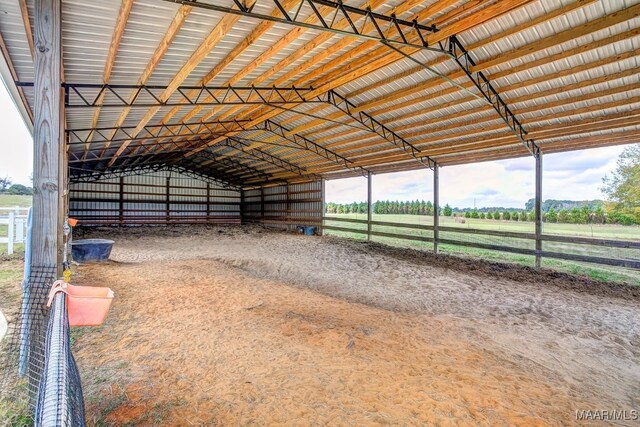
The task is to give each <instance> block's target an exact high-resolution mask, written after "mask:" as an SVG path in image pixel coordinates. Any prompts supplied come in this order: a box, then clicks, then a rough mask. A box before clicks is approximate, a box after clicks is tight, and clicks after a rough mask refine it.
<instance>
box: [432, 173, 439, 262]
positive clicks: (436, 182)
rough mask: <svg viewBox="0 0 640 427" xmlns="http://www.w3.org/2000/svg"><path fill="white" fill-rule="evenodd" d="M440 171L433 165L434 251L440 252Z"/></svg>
mask: <svg viewBox="0 0 640 427" xmlns="http://www.w3.org/2000/svg"><path fill="white" fill-rule="evenodd" d="M439 175H440V172H439V168H438V165H437V164H436V165H434V166H433V253H434V254H437V253H438V237H439V236H438V232H439V230H438V228H439V227H440V176H439Z"/></svg>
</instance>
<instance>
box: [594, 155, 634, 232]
mask: <svg viewBox="0 0 640 427" xmlns="http://www.w3.org/2000/svg"><path fill="white" fill-rule="evenodd" d="M602 181H603V183H604V187H603V188H602V192H603V193H605V194H606V195H607V203H606V204H605V209H606V211H607V213H608V214H609V216H612V215H614V216H615V217H616V218H619V219H623V218H626V219H627V220H629V219H630V220H631V221H632V222H634V223H636V224H640V144H635V145H632V146H629V147H627V148H625V149H624V150H623V151H622V153H621V154H620V157H619V158H618V162H617V164H616V170H615V171H614V172H613V174H612V175H611V176H605V177H604V178H603V180H602Z"/></svg>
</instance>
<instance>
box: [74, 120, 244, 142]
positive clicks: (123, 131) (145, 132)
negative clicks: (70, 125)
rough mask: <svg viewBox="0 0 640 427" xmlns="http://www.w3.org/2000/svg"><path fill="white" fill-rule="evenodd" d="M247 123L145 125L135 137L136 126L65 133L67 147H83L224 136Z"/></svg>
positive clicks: (236, 121)
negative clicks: (205, 134)
mask: <svg viewBox="0 0 640 427" xmlns="http://www.w3.org/2000/svg"><path fill="white" fill-rule="evenodd" d="M248 121H249V120H224V121H209V122H193V123H183V122H181V123H162V124H159V125H146V126H145V127H143V128H142V129H141V130H140V132H139V133H138V135H137V136H135V137H134V136H133V134H132V133H131V131H133V130H134V129H136V128H137V126H120V127H100V128H93V129H92V128H83V129H67V130H66V131H65V132H66V134H67V145H77V144H78V145H80V144H81V145H84V144H88V143H105V142H109V143H112V142H120V141H136V140H157V139H163V138H171V137H173V138H177V137H181V136H198V135H201V134H202V133H203V132H207V133H208V134H210V135H216V134H224V133H226V132H229V131H231V130H233V128H232V127H231V126H230V125H238V124H240V123H245V122H248ZM92 133H93V135H92ZM163 133H164V134H163Z"/></svg>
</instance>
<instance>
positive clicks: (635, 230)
mask: <svg viewBox="0 0 640 427" xmlns="http://www.w3.org/2000/svg"><path fill="white" fill-rule="evenodd" d="M326 216H327V217H333V218H347V219H360V220H366V219H367V216H366V215H365V214H327V215H326ZM372 219H373V220H374V221H383V222H394V223H400V224H420V225H433V217H431V216H420V215H376V214H374V215H373V216H372ZM462 219H464V223H462V222H461V220H462ZM328 224H331V225H334V224H333V223H331V222H328ZM335 225H340V226H345V225H344V223H337V222H336V223H335ZM440 226H442V227H456V228H460V229H465V228H468V229H480V230H497V231H507V232H520V233H533V232H534V223H533V222H520V221H505V220H489V219H473V218H471V219H470V218H455V217H445V216H441V217H440ZM348 227H349V228H352V229H357V230H366V225H364V224H348ZM374 230H376V231H381V232H386V233H398V234H411V235H416V236H423V237H432V235H433V233H432V232H430V231H426V230H410V231H409V230H406V229H404V230H402V229H399V228H397V227H391V226H374ZM326 233H327V234H329V235H335V236H341V237H350V238H355V239H366V235H364V234H358V233H349V232H345V231H336V230H327V231H326ZM543 233H544V234H551V235H564V236H577V237H593V238H599V239H606V238H610V239H616V240H630V241H638V240H640V227H639V226H623V225H618V224H557V223H556V224H552V223H545V224H543ZM442 234H443V233H441V237H442ZM448 234H450V235H455V233H448ZM453 237H454V239H455V238H463V239H467V240H469V239H471V241H476V242H480V243H488V244H498V245H500V244H503V245H512V246H516V247H528V246H527V243H525V242H523V241H522V240H521V239H512V238H502V237H498V236H475V235H464V236H463V237H460V236H453ZM373 241H375V242H380V243H385V244H389V245H392V246H400V247H409V248H415V249H422V250H432V248H433V245H432V243H428V242H418V241H409V240H404V239H397V238H392V237H379V236H374V237H373ZM546 245H548V249H550V250H551V249H553V250H557V251H562V252H572V253H580V251H581V250H583V248H579V247H577V246H576V245H571V244H564V243H547V244H546ZM439 248H440V250H441V251H442V252H444V253H450V254H460V255H470V256H474V257H480V258H484V259H488V260H495V261H501V262H512V263H516V264H520V265H526V266H532V265H533V263H534V260H533V257H532V256H529V255H520V254H511V253H506V252H499V251H493V250H487V249H479V248H471V247H464V246H457V245H455V246H454V245H448V244H441V245H440V246H439ZM590 250H591V254H595V255H598V256H608V255H611V254H614V255H617V256H619V257H624V256H627V257H636V256H637V254H635V253H631V252H629V251H625V250H624V249H618V248H597V247H593V248H590ZM542 265H543V267H549V268H553V269H557V270H560V271H563V272H568V273H572V274H578V275H584V276H588V277H590V278H593V279H598V280H602V281H608V282H628V283H632V284H635V285H640V272H638V271H637V270H633V269H625V268H620V267H610V266H605V265H597V264H588V263H581V262H574V261H564V260H555V259H547V258H544V259H543V263H542Z"/></svg>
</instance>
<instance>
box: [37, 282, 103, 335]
mask: <svg viewBox="0 0 640 427" xmlns="http://www.w3.org/2000/svg"><path fill="white" fill-rule="evenodd" d="M58 292H64V293H65V294H67V312H68V315H69V326H98V325H102V324H103V323H104V320H105V319H106V318H107V313H108V312H109V307H111V301H113V297H114V294H113V291H112V290H111V289H109V288H100V287H94V286H73V285H70V284H68V283H65V282H63V281H62V280H58V281H56V282H55V283H54V284H53V287H52V288H51V291H50V292H49V303H48V305H51V301H53V297H54V296H55V294H56V293H58Z"/></svg>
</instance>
